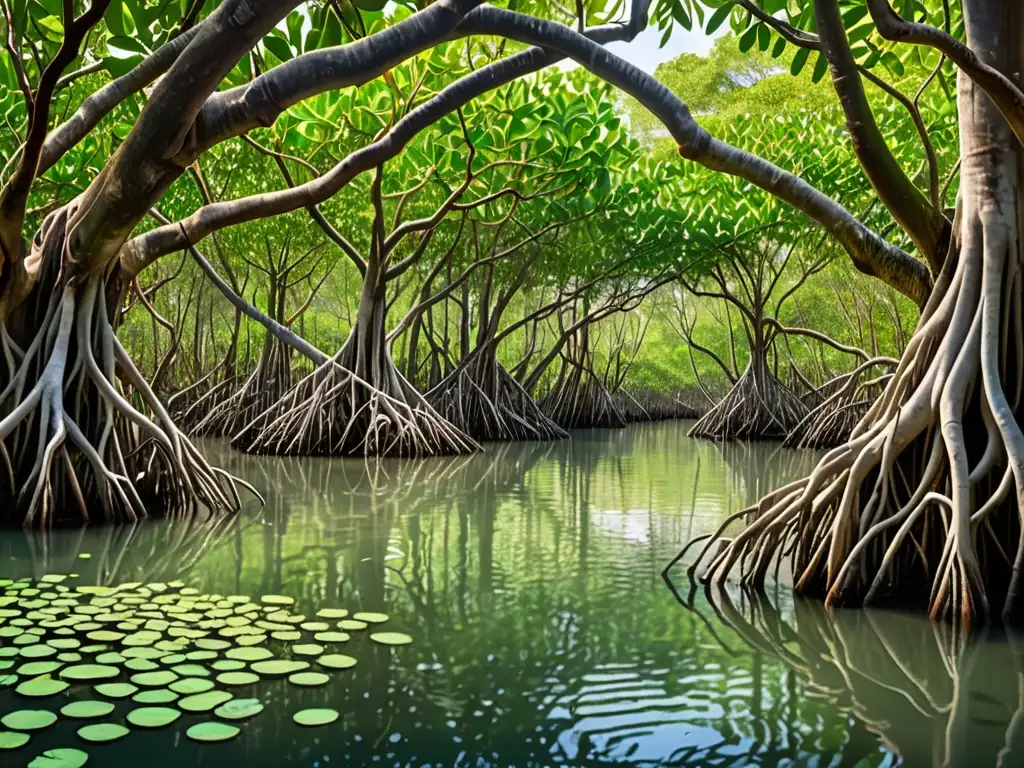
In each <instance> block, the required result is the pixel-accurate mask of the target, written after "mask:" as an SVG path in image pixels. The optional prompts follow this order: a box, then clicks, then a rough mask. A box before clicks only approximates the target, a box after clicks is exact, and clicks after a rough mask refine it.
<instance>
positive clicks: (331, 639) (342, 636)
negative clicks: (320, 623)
mask: <svg viewBox="0 0 1024 768" xmlns="http://www.w3.org/2000/svg"><path fill="white" fill-rule="evenodd" d="M350 637H351V636H350V635H349V634H348V633H347V632H317V633H316V634H315V635H313V639H314V640H316V641H317V642H318V643H347V642H348V641H349V639H350Z"/></svg>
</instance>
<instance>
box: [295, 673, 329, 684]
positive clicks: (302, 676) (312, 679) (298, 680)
mask: <svg viewBox="0 0 1024 768" xmlns="http://www.w3.org/2000/svg"><path fill="white" fill-rule="evenodd" d="M330 681H331V678H330V677H328V676H327V675H325V674H324V673H323V672H296V673H295V674H294V675H290V676H289V677H288V682H289V683H291V684H292V685H301V686H305V687H312V686H317V685H327V683H329V682H330Z"/></svg>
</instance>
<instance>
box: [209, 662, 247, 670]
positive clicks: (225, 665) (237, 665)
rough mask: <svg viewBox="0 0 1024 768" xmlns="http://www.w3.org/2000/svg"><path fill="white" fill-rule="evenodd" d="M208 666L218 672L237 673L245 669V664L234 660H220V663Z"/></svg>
mask: <svg viewBox="0 0 1024 768" xmlns="http://www.w3.org/2000/svg"><path fill="white" fill-rule="evenodd" d="M210 666H211V667H213V669H215V670H217V671H218V672H237V671H238V670H240V669H245V662H244V661H236V660H234V659H221V660H220V661H215V662H213V664H211V665H210Z"/></svg>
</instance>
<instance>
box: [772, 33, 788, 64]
mask: <svg viewBox="0 0 1024 768" xmlns="http://www.w3.org/2000/svg"><path fill="white" fill-rule="evenodd" d="M784 50H786V38H784V37H780V38H779V39H778V40H776V41H775V45H774V46H773V47H772V58H773V59H777V58H779V56H781V55H782V52H783V51H784Z"/></svg>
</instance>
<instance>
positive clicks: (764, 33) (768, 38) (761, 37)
mask: <svg viewBox="0 0 1024 768" xmlns="http://www.w3.org/2000/svg"><path fill="white" fill-rule="evenodd" d="M771 42H772V33H771V30H769V29H768V25H767V24H758V25H757V47H758V48H759V49H760V50H762V51H767V50H768V46H769V45H770V44H771Z"/></svg>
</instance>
